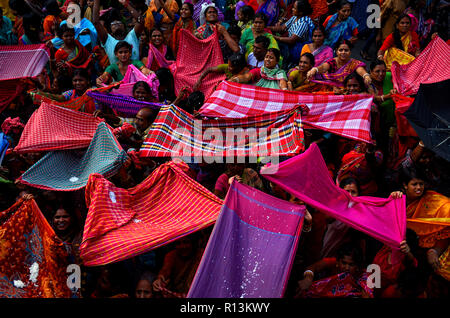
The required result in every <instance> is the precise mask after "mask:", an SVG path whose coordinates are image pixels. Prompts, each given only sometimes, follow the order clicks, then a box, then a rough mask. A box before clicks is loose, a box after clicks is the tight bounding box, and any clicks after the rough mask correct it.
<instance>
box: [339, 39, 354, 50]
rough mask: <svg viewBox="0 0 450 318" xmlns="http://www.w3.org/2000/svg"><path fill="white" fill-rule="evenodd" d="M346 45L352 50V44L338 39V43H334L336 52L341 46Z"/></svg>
mask: <svg viewBox="0 0 450 318" xmlns="http://www.w3.org/2000/svg"><path fill="white" fill-rule="evenodd" d="M342 44H346V45H347V46H348V47H349V48H350V50H351V49H353V44H352V43H351V42H350V41H349V40H345V39H343V38H340V39H339V41H338V42H337V43H336V50H337V49H338V48H339V47H340V46H341V45H342Z"/></svg>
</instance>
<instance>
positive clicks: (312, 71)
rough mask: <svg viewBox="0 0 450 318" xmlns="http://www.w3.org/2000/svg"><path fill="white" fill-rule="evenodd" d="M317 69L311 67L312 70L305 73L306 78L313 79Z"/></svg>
mask: <svg viewBox="0 0 450 318" xmlns="http://www.w3.org/2000/svg"><path fill="white" fill-rule="evenodd" d="M318 70H319V69H318V68H317V67H313V68H312V69H310V70H309V71H308V73H306V78H307V79H308V80H311V79H313V77H314V75H316V74H317V73H318Z"/></svg>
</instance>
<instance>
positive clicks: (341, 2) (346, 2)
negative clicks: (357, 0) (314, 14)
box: [338, 0, 353, 10]
mask: <svg viewBox="0 0 450 318" xmlns="http://www.w3.org/2000/svg"><path fill="white" fill-rule="evenodd" d="M347 4H348V5H350V8H353V3H351V2H349V1H347V0H341V1H339V4H338V10H341V9H342V8H343V7H344V6H345V5H347Z"/></svg>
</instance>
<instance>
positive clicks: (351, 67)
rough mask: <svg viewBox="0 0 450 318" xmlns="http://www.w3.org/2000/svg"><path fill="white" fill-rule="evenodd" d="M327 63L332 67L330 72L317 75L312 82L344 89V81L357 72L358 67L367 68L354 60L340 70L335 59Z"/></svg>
mask: <svg viewBox="0 0 450 318" xmlns="http://www.w3.org/2000/svg"><path fill="white" fill-rule="evenodd" d="M326 63H328V64H330V66H331V67H330V70H329V71H328V72H327V73H324V74H316V75H315V77H314V79H312V80H311V82H314V83H319V84H325V85H331V86H337V87H343V86H344V79H345V78H346V77H347V76H348V75H350V74H351V73H353V72H354V71H356V69H357V68H358V67H360V66H362V67H365V66H366V64H365V63H363V62H361V61H358V60H355V59H352V58H351V59H350V60H349V61H348V62H347V63H346V64H345V65H343V66H341V67H340V68H339V69H338V68H337V63H336V60H335V59H334V58H332V59H329V60H328V61H326Z"/></svg>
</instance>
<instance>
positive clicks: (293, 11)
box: [292, 1, 299, 17]
mask: <svg viewBox="0 0 450 318" xmlns="http://www.w3.org/2000/svg"><path fill="white" fill-rule="evenodd" d="M297 8H298V2H297V1H296V2H295V3H294V5H293V6H292V15H293V16H295V17H296V16H298V14H299V11H298V9H297Z"/></svg>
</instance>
